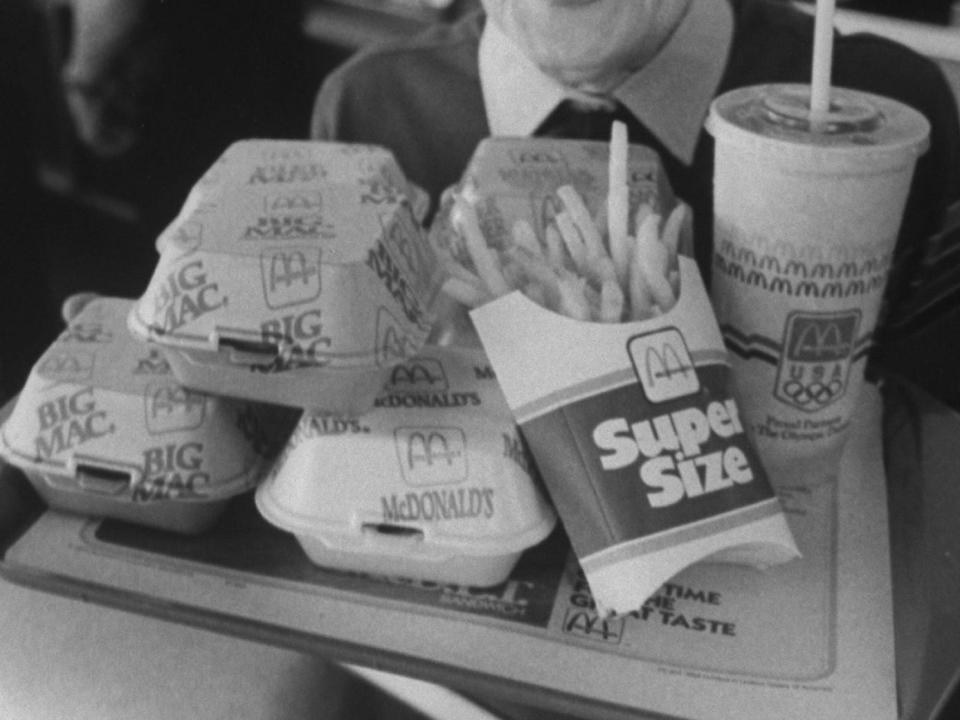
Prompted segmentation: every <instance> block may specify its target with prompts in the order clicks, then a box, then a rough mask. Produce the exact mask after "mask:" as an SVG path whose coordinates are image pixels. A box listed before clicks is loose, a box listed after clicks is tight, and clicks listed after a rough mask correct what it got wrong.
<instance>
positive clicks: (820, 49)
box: [810, 0, 836, 120]
mask: <svg viewBox="0 0 960 720" xmlns="http://www.w3.org/2000/svg"><path fill="white" fill-rule="evenodd" d="M835 7H836V0H817V12H816V18H815V20H814V30H813V72H812V78H811V83H810V115H811V118H812V119H814V120H816V119H817V118H818V117H823V116H824V115H826V114H827V112H828V111H829V110H830V68H831V65H832V64H833V11H834V8H835Z"/></svg>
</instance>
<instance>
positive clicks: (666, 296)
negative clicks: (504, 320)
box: [444, 122, 688, 323]
mask: <svg viewBox="0 0 960 720" xmlns="http://www.w3.org/2000/svg"><path fill="white" fill-rule="evenodd" d="M627 151H628V145H627V138H626V127H625V126H624V125H623V124H622V123H619V122H616V123H614V126H613V130H612V132H611V138H610V159H609V172H608V192H607V198H606V200H607V201H606V203H605V205H604V206H603V207H601V208H599V209H598V211H597V217H596V218H594V217H592V216H591V214H590V211H589V209H588V207H587V205H586V203H585V202H584V200H583V198H582V197H581V196H580V194H579V193H578V192H577V191H576V190H575V189H574V188H573V186H571V185H563V186H561V187H559V188H557V190H556V195H557V199H558V201H559V202H558V203H556V207H557V208H558V210H557V212H556V213H555V214H554V215H553V217H552V219H551V220H550V221H549V222H547V223H546V225H545V227H544V228H543V231H542V233H541V235H540V236H539V237H538V234H537V233H536V232H535V230H534V228H533V226H532V225H531V224H530V223H529V222H526V221H518V222H517V223H516V224H515V226H514V227H513V228H511V233H510V235H511V238H512V242H511V243H508V246H507V247H501V248H498V247H493V246H491V244H490V243H488V242H487V239H486V238H485V237H484V234H483V231H482V229H481V223H480V220H479V218H478V217H477V212H476V210H475V209H474V207H473V205H472V204H471V203H470V202H469V201H468V198H466V197H464V196H456V195H455V196H454V199H453V204H452V209H451V214H450V220H451V226H452V228H453V230H454V231H455V233H456V234H457V236H458V238H457V240H456V241H455V242H457V243H459V244H460V247H459V248H458V251H454V252H453V253H452V254H451V262H450V265H451V266H452V267H450V273H449V279H448V280H447V282H446V284H445V285H444V289H445V291H446V292H447V293H448V294H449V295H451V296H452V297H454V298H455V299H457V300H458V301H460V302H462V303H463V304H465V305H467V306H469V307H477V306H478V305H481V304H483V303H485V302H487V301H489V300H492V299H494V298H496V297H499V296H501V295H504V294H506V293H508V292H511V291H514V290H520V291H521V292H523V293H524V295H526V296H527V297H528V298H530V300H532V301H533V302H536V303H538V304H540V305H542V306H544V307H546V308H548V309H550V310H553V311H554V312H558V313H561V314H563V315H566V316H568V317H571V318H574V319H576V320H583V321H590V322H603V323H616V322H625V321H631V320H644V319H648V318H651V317H654V316H656V315H659V314H662V313H665V312H667V311H669V310H670V309H671V308H672V307H673V306H674V305H675V304H676V302H677V299H678V297H679V292H680V288H679V270H678V265H677V253H678V248H679V246H680V234H681V228H682V227H683V226H684V224H685V217H686V214H687V213H688V208H687V206H686V205H684V204H683V203H682V202H678V203H677V205H676V206H675V207H674V209H673V210H672V211H671V212H670V214H669V215H668V216H667V218H666V219H665V220H664V219H662V218H661V216H660V215H659V214H658V213H657V212H655V210H654V208H653V207H651V206H650V205H649V204H648V203H645V202H642V203H641V204H640V206H639V207H638V208H637V209H636V211H635V212H634V216H633V217H632V218H631V217H629V212H630V211H629V187H628V183H627ZM631 221H632V223H631ZM631 224H632V226H633V227H632V232H631V228H630V226H631Z"/></svg>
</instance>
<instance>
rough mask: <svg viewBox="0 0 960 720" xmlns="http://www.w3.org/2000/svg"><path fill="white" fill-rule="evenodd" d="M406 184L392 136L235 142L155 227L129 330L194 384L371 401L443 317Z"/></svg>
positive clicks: (351, 410) (336, 403)
mask: <svg viewBox="0 0 960 720" xmlns="http://www.w3.org/2000/svg"><path fill="white" fill-rule="evenodd" d="M411 193H413V190H412V186H410V185H409V184H408V183H407V182H406V180H405V179H404V176H403V174H402V173H401V172H400V170H399V168H398V167H397V165H396V163H395V161H394V160H393V158H392V156H391V155H390V154H389V153H388V152H387V151H386V150H383V149H382V148H376V147H371V146H365V145H348V144H339V143H321V142H299V141H245V142H243V143H240V144H238V145H234V146H232V147H231V148H229V149H228V150H227V151H226V153H225V154H224V156H223V157H222V158H221V159H220V160H219V161H218V162H217V163H216V164H215V165H214V166H213V167H212V168H211V170H210V171H209V172H208V173H207V175H205V176H204V177H203V178H202V179H201V180H200V181H199V182H198V183H197V185H196V186H195V188H194V189H193V191H192V192H191V194H190V196H189V197H188V199H187V201H186V203H185V205H184V208H183V210H182V211H181V213H180V214H179V215H178V217H177V218H176V219H175V221H174V222H173V223H171V225H170V226H169V227H168V228H167V229H166V230H165V231H164V233H163V234H162V235H161V237H160V238H159V239H158V241H157V247H158V249H159V250H160V259H159V262H158V264H157V267H156V270H155V272H154V276H153V278H152V280H151V282H150V284H149V285H148V287H147V288H146V290H145V292H144V294H143V296H142V297H141V298H140V300H139V302H138V303H137V304H136V305H135V307H134V309H133V311H132V312H131V314H130V318H129V326H130V329H131V330H132V331H133V332H134V334H135V335H137V336H138V337H140V338H141V339H143V340H146V341H149V342H152V343H156V344H157V345H158V346H159V347H160V348H162V349H163V351H164V352H165V354H166V355H167V357H168V359H169V361H170V364H171V366H172V368H173V371H174V373H175V374H176V376H177V377H178V379H180V381H181V382H182V383H183V384H184V385H186V386H188V387H192V388H196V389H198V390H202V391H205V392H209V393H216V394H224V395H235V396H241V397H245V398H250V399H255V400H260V401H265V402H271V403H278V404H283V405H291V406H295V407H303V408H310V409H315V410H318V411H322V412H326V413H330V414H338V415H356V414H358V413H360V412H363V411H365V410H366V409H368V408H369V407H370V405H371V404H372V402H373V398H374V397H375V395H376V394H377V392H378V391H379V389H380V386H381V384H382V383H383V381H384V379H385V378H386V376H387V375H388V374H389V371H390V368H391V367H393V366H394V365H396V364H398V363H400V362H403V361H404V360H406V359H407V358H409V357H412V356H413V355H415V354H416V352H417V351H418V350H419V348H420V346H421V345H422V344H423V342H424V341H425V339H426V336H427V334H428V332H429V330H430V328H431V325H432V309H431V304H432V301H433V298H434V296H435V294H436V290H437V279H438V274H437V263H436V259H435V256H434V253H433V250H432V249H431V247H430V246H429V244H428V243H427V242H426V240H425V237H424V233H423V230H422V228H421V226H420V223H419V220H418V218H417V213H416V211H415V209H414V202H415V200H414V199H413V198H412V197H411Z"/></svg>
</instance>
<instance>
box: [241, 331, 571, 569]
mask: <svg viewBox="0 0 960 720" xmlns="http://www.w3.org/2000/svg"><path fill="white" fill-rule="evenodd" d="M256 500H257V507H258V508H259V509H260V512H261V513H262V514H263V516H264V517H265V518H266V519H267V520H269V521H270V522H271V523H273V524H274V525H276V526H277V527H279V528H281V529H283V530H286V531H288V532H291V533H293V534H294V535H295V536H296V537H297V540H298V541H299V542H300V544H301V546H302V547H303V549H304V551H305V552H306V553H307V555H308V557H310V559H311V560H313V561H314V562H315V563H317V564H318V565H323V566H327V567H334V568H339V569H346V570H353V571H359V572H366V573H373V574H378V575H400V576H406V577H413V578H418V579H425V580H430V581H435V582H449V583H457V584H461V585H475V586H489V585H495V584H497V583H500V582H502V581H504V580H505V579H506V578H507V576H508V575H509V573H510V571H511V569H512V568H513V566H514V565H515V563H516V562H517V560H518V559H519V557H520V555H521V553H522V552H523V551H524V550H526V549H527V548H529V547H532V546H533V545H535V544H537V543H538V542H540V541H541V540H543V539H544V538H545V537H546V536H547V535H549V534H550V532H551V530H552V529H553V528H554V526H555V524H556V514H555V513H554V511H553V508H552V507H551V506H550V505H549V503H548V502H547V500H546V499H545V497H544V495H543V493H542V492H541V490H540V487H539V485H538V484H537V483H536V482H535V481H534V478H533V476H532V474H531V464H530V461H529V458H528V455H527V453H526V449H525V447H524V445H523V443H522V441H521V439H520V436H519V435H518V433H517V428H516V424H515V423H514V422H513V417H512V416H511V414H510V409H509V408H508V407H507V404H506V401H505V400H504V398H503V394H502V392H501V391H500V388H499V386H498V385H497V382H496V379H495V377H494V375H493V373H492V372H491V370H490V367H489V364H488V362H487V358H486V356H485V355H484V353H483V351H482V350H480V349H479V348H470V349H468V348H452V347H448V348H441V347H436V346H427V347H425V348H424V349H423V351H422V352H421V354H420V355H418V356H417V357H416V358H413V359H412V360H409V361H408V362H406V363H403V364H400V365H397V366H396V367H395V368H394V369H393V370H392V371H391V373H390V377H389V379H388V381H387V383H386V385H385V386H384V388H383V391H382V393H381V394H380V395H379V396H378V397H377V399H376V402H375V406H374V408H373V409H372V410H371V411H370V412H368V413H365V414H363V415H361V416H360V417H358V418H354V419H350V420H343V419H337V418H330V417H323V416H318V415H315V414H311V413H305V414H304V416H303V418H302V419H301V421H300V424H299V426H298V427H297V429H296V430H295V431H294V433H293V435H292V436H291V438H290V441H289V443H288V444H287V447H286V449H285V450H284V452H283V453H282V454H281V456H280V459H279V460H278V461H277V463H276V465H275V466H274V469H273V471H272V472H271V473H270V476H269V477H268V478H267V480H266V481H265V482H264V484H263V485H262V486H261V487H260V488H259V490H258V491H257V495H256Z"/></svg>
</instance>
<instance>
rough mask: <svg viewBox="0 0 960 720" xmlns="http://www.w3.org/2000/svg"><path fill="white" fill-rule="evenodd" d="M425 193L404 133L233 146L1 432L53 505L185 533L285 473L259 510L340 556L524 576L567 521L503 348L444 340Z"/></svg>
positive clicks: (460, 576) (441, 574) (425, 572)
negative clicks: (403, 164)
mask: <svg viewBox="0 0 960 720" xmlns="http://www.w3.org/2000/svg"><path fill="white" fill-rule="evenodd" d="M424 208H425V205H424V196H423V195H422V192H421V191H419V190H418V189H417V188H416V187H414V186H412V185H411V184H409V183H408V182H407V180H406V178H405V177H404V175H403V173H402V172H401V170H400V169H399V167H398V166H397V165H396V162H395V161H394V159H393V157H392V155H391V154H390V153H389V152H387V151H386V150H383V149H381V148H377V147H372V146H362V145H347V144H339V143H321V142H299V141H278V140H250V141H243V142H239V143H236V144H234V145H232V146H231V147H230V148H228V149H227V151H226V152H225V153H224V154H223V155H222V156H221V158H220V159H219V160H218V161H217V162H216V163H215V164H214V165H213V167H212V168H211V169H210V170H209V171H208V172H207V173H206V174H205V175H204V177H203V178H201V179H200V180H199V181H198V182H197V184H196V185H195V186H194V188H193V189H192V190H191V192H190V194H189V196H188V197H187V200H186V202H185V204H184V206H183V208H182V210H181V212H180V213H179V215H178V216H177V217H176V218H175V219H174V221H173V222H172V223H171V224H170V225H169V226H168V227H167V228H166V230H164V232H163V233H161V235H160V236H159V238H158V239H157V250H158V252H159V256H160V257H159V260H158V263H157V267H156V269H155V272H154V275H153V277H152V279H151V281H150V283H149V285H148V286H147V288H146V290H145V292H144V293H143V295H142V297H141V298H140V299H139V300H137V301H135V302H133V301H122V300H118V299H99V300H95V301H94V302H92V303H91V304H90V305H88V306H87V308H86V309H85V310H84V312H83V313H81V315H80V316H78V317H77V318H76V320H75V321H74V323H72V324H71V326H70V327H69V328H68V330H67V332H66V333H64V336H63V337H61V339H60V340H59V341H58V343H57V344H55V345H54V346H53V347H52V348H51V349H50V350H49V351H48V353H47V354H46V355H45V356H44V357H43V358H41V360H40V361H39V362H38V363H37V366H36V367H35V369H34V373H33V375H32V376H31V379H30V381H29V382H28V384H27V387H26V388H25V389H24V392H23V393H22V394H21V396H20V398H19V399H18V402H17V406H16V408H15V410H14V412H13V414H12V415H11V417H10V419H9V420H8V421H7V423H6V424H5V425H4V427H3V435H2V438H3V443H2V444H0V451H2V452H3V453H4V455H5V457H6V458H7V459H8V460H9V461H10V462H12V463H14V464H17V465H19V466H20V467H22V468H24V470H26V471H27V472H28V474H29V475H30V477H31V479H32V480H33V481H34V484H35V485H36V486H37V488H38V490H39V491H40V492H41V494H42V495H43V496H44V497H45V498H46V499H47V501H48V502H49V504H50V505H51V506H53V507H57V508H61V509H65V510H69V511H74V512H81V513H86V514H92V515H102V516H110V517H119V518H123V519H126V520H130V521H133V522H139V523H143V524H147V525H154V526H157V527H162V528H166V529H171V530H178V531H183V532H197V531H200V530H202V529H204V528H206V527H207V526H209V524H210V523H211V522H213V521H214V520H215V519H216V517H217V514H218V513H219V510H221V509H222V506H223V503H224V502H225V501H226V500H227V499H228V498H229V497H231V496H232V495H235V494H237V493H239V492H242V491H244V490H247V489H250V488H251V487H254V486H255V485H258V484H260V481H261V480H262V478H263V477H264V476H265V475H267V474H268V471H269V481H268V482H266V483H264V484H263V485H262V487H261V489H260V491H259V492H258V496H257V505H258V507H259V508H260V509H261V511H262V512H263V514H264V516H265V517H266V518H267V519H268V520H269V521H270V522H272V523H273V524H275V525H277V526H278V527H280V528H281V529H283V530H286V531H290V532H292V533H294V534H295V535H296V537H297V538H298V540H299V541H300V543H301V545H303V547H304V550H305V551H306V553H307V555H308V556H309V557H310V558H311V559H313V560H314V561H315V562H317V563H319V564H321V565H329V566H335V567H338V568H347V569H355V570H360V571H366V572H374V573H384V574H406V575H412V576H414V577H424V578H429V579H431V580H437V581H445V582H456V583H463V584H474V585H484V584H487V585H489V584H494V583H497V582H500V581H502V580H504V579H505V578H506V576H507V575H508V574H509V572H510V570H511V569H512V567H513V564H514V563H515V562H516V560H517V558H518V557H519V554H520V553H521V552H522V551H523V550H524V549H526V548H527V547H530V546H532V545H533V544H535V543H537V542H539V541H540V540H541V539H543V538H544V537H545V536H546V535H547V534H549V532H550V530H551V529H552V528H553V526H554V524H555V522H556V517H555V515H554V512H553V510H552V508H551V507H550V506H549V504H548V503H547V501H546V500H545V498H544V496H543V494H542V493H541V491H540V489H539V486H538V485H537V483H535V482H534V479H533V476H532V471H531V466H530V463H529V461H528V460H527V455H526V451H525V447H524V446H523V443H522V442H521V440H520V438H519V435H518V433H517V430H516V426H515V425H514V423H513V421H512V417H511V415H510V412H509V410H508V408H507V406H506V401H505V399H504V398H503V396H502V394H501V393H500V390H499V386H498V385H497V383H496V380H495V379H493V376H492V373H490V371H489V367H488V366H487V362H486V358H485V356H484V355H483V353H482V352H481V351H479V350H478V349H476V348H474V349H472V350H467V349H463V350H460V351H458V350H453V349H443V348H436V347H430V348H427V349H426V350H424V344H425V342H426V340H427V337H428V335H429V334H430V332H431V330H432V329H433V325H434V316H433V312H434V309H435V307H436V305H437V299H438V295H439V288H440V282H441V279H442V278H441V273H440V265H439V263H438V262H437V260H436V257H435V254H434V251H433V250H432V248H431V246H430V245H429V243H428V242H427V241H426V239H425V236H424V232H423V228H422V227H421V221H422V218H423V214H424V212H423V210H424ZM124 321H125V322H124ZM94 327H97V328H100V330H96V331H94V330H93V328H94ZM81 335H83V336H89V337H91V338H92V337H96V338H100V339H103V338H106V337H109V338H111V343H109V344H107V343H104V345H105V346H104V347H103V348H98V351H97V352H96V353H93V352H90V349H89V348H90V345H89V344H82V345H76V342H77V340H76V339H77V338H78V337H80V336H81ZM90 343H94V344H96V343H97V340H91V341H90ZM161 370H162V371H163V372H162V373H161ZM130 375H132V376H135V377H136V378H137V381H136V382H135V381H134V380H133V379H130V378H129V377H128V376H130ZM141 375H142V376H143V378H142V380H141V379H140V378H141ZM158 375H162V376H163V378H162V379H163V382H162V383H158V382H157V376H158ZM138 383H139V384H138ZM114 400H115V401H116V406H117V409H116V410H114V409H113V404H109V403H112V402H113V401H114ZM108 404H109V410H108ZM280 407H286V408H290V409H293V412H295V413H297V415H296V416H294V417H293V422H288V421H287V420H288V419H289V418H290V417H291V416H290V415H289V414H284V413H282V412H279V413H278V412H277V410H278V408H280ZM301 411H302V418H301V419H300V422H299V425H297V426H296V429H295V431H293V432H292V434H291V432H290V430H291V429H292V428H293V426H294V425H295V424H296V417H299V415H300V414H301ZM268 415H269V419H265V418H266V417H267V416H268ZM201 421H202V422H201ZM252 428H255V429H258V430H259V431H260V432H259V433H256V434H253V433H251V432H246V433H244V432H243V430H244V429H252ZM266 431H272V432H273V437H271V436H265V435H264V433H265V432H266ZM278 432H281V433H283V442H287V439H288V438H289V442H287V446H286V448H285V449H284V450H283V452H280V453H279V458H277V459H272V458H270V457H269V456H270V455H271V453H270V452H269V448H270V447H271V446H272V445H274V444H275V443H272V442H271V440H273V439H275V436H276V434H277V433H278ZM138 433H139V434H138ZM203 433H207V434H206V435H205V434H203ZM214 438H215V439H216V442H213V439H214ZM281 444H282V443H281ZM102 445H103V446H109V451H108V450H106V449H102V448H101V446H102ZM264 448H266V450H265V449H264ZM48 450H49V452H48ZM276 454H277V453H273V455H276ZM41 456H42V457H41ZM265 458H266V459H265ZM271 467H272V470H271V469H270V468H271ZM214 501H216V502H214ZM201 508H202V509H203V512H202V513H201ZM201 515H202V517H201Z"/></svg>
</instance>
